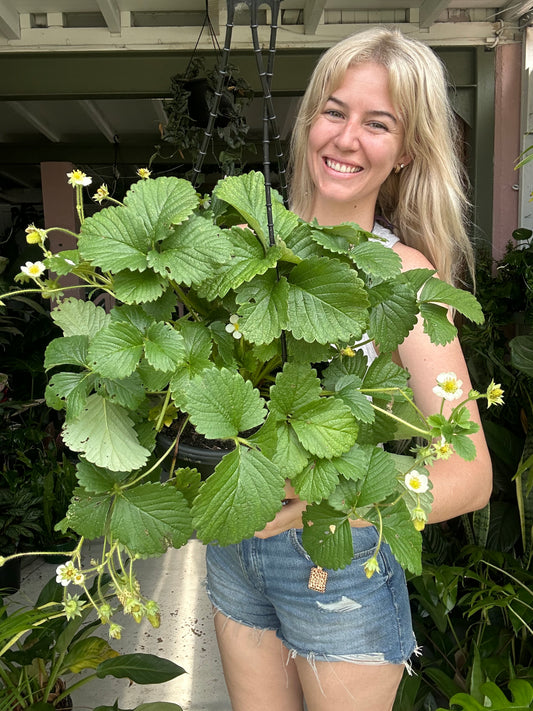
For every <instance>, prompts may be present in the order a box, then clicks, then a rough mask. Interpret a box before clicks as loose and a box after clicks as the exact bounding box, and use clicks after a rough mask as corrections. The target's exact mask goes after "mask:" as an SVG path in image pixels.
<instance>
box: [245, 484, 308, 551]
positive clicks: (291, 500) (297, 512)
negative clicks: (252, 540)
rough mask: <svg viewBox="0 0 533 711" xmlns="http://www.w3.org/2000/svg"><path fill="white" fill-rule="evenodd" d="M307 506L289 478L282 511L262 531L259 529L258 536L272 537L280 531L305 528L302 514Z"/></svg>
mask: <svg viewBox="0 0 533 711" xmlns="http://www.w3.org/2000/svg"><path fill="white" fill-rule="evenodd" d="M306 507H307V502H306V501H302V500H301V499H299V498H298V496H297V494H296V492H295V491H294V489H293V488H292V486H291V484H290V482H289V480H287V481H286V483H285V499H284V503H283V506H282V508H281V511H278V513H277V514H276V515H275V517H274V519H273V520H272V521H269V523H267V525H266V526H265V527H264V528H263V530H262V531H257V533H256V534H255V536H256V537H257V538H270V537H271V536H277V535H278V533H283V531H288V530H289V529H290V528H303V522H302V514H303V512H304V511H305V509H306Z"/></svg>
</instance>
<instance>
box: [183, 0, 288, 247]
mask: <svg viewBox="0 0 533 711" xmlns="http://www.w3.org/2000/svg"><path fill="white" fill-rule="evenodd" d="M243 2H244V3H246V5H248V7H249V8H250V29H251V32H252V42H253V47H254V55H255V59H256V64H257V70H258V73H259V79H260V81H261V88H262V91H263V104H264V108H263V168H264V175H265V192H266V207H267V218H268V230H269V240H270V243H271V244H274V228H273V224H272V201H271V197H270V190H271V180H270V139H271V136H272V140H273V141H274V144H275V150H276V158H277V161H278V171H279V180H280V192H281V195H282V197H283V201H284V203H285V205H287V202H288V200H287V178H286V170H285V162H284V156H283V150H282V146H281V138H280V135H279V131H278V126H277V118H276V114H275V111H274V106H273V102H272V94H271V83H272V75H273V69H274V56H275V52H276V36H277V29H278V25H277V21H278V15H279V7H280V3H281V2H282V0H227V8H228V12H227V22H226V36H225V39H224V47H223V48H222V54H221V57H220V61H219V65H218V78H217V86H216V88H215V92H214V100H213V103H212V105H211V108H210V111H209V120H208V123H207V127H206V129H205V131H204V137H203V140H202V145H201V146H200V149H199V151H198V156H197V158H196V162H195V165H194V166H193V178H192V183H193V185H195V186H196V184H197V182H198V179H199V177H200V174H201V170H202V165H203V163H204V160H205V157H206V155H207V150H208V148H209V143H210V141H211V140H212V138H213V132H214V129H215V122H216V119H217V116H218V110H219V107H220V100H221V97H222V91H223V89H224V82H225V79H226V77H227V74H228V66H229V55H230V50H231V38H232V32H233V27H234V18H235V8H236V6H237V4H242V3H243ZM260 4H268V5H269V6H270V9H271V14H272V22H271V26H270V44H269V48H268V63H267V69H266V70H265V68H264V63H263V55H262V52H261V48H260V46H259V37H258V33H257V28H258V23H257V10H258V7H259V5H260ZM206 14H207V10H206Z"/></svg>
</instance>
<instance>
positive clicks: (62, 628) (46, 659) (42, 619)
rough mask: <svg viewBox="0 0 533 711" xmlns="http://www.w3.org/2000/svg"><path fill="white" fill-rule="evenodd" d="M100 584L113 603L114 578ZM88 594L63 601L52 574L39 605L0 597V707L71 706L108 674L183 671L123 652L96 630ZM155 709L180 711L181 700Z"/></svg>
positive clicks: (14, 710) (103, 708)
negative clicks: (73, 697)
mask: <svg viewBox="0 0 533 711" xmlns="http://www.w3.org/2000/svg"><path fill="white" fill-rule="evenodd" d="M99 585H100V594H105V595H107V598H108V600H109V602H112V599H113V596H112V594H111V595H110V594H109V593H108V588H109V583H108V582H107V581H106V580H105V579H103V580H100V581H99ZM94 592H95V590H94V589H93V590H92V591H91V593H92V594H94ZM88 596H89V593H86V595H83V594H82V595H70V594H69V595H68V597H67V598H66V600H64V599H63V591H62V588H61V587H60V586H58V585H57V582H56V579H55V578H52V579H51V580H50V581H49V582H48V583H47V584H46V585H45V586H44V587H43V589H42V591H41V593H40V595H39V597H38V599H37V601H36V603H35V606H34V607H26V606H23V607H19V608H17V609H15V610H11V609H10V608H9V607H7V606H5V605H2V603H1V600H0V711H23V710H24V709H28V710H30V709H32V710H34V711H37V710H38V711H54V709H60V708H67V706H66V705H65V704H67V701H68V700H69V698H70V694H71V693H72V692H73V691H75V690H76V689H79V688H80V687H82V686H84V685H85V684H87V683H90V682H91V681H95V680H96V679H103V678H105V677H106V676H114V677H116V678H128V679H130V681H132V682H135V683H137V684H157V683H162V682H165V681H169V680H170V679H173V678H175V677H177V676H179V675H180V674H183V673H184V670H183V669H182V668H181V667H179V666H178V665H177V664H174V662H171V661H169V660H167V659H163V658H161V657H158V656H155V655H151V654H135V653H134V654H119V653H118V652H117V651H115V650H114V649H113V648H112V646H111V645H110V643H109V642H108V641H107V640H105V639H103V638H102V637H100V636H97V635H94V634H91V632H93V631H94V630H95V628H97V627H98V626H99V625H100V620H98V619H97V620H94V619H91V618H90V615H91V612H93V606H92V605H91V604H90V603H89V600H88ZM108 604H109V603H108ZM11 607H16V606H14V605H13V604H12V605H11ZM115 636H116V635H115ZM67 705H68V708H72V707H71V705H70V704H67ZM144 706H145V705H144V704H141V705H140V706H137V707H136V709H138V711H141V709H142V708H143V707H144ZM117 708H118V707H117V702H115V703H114V704H113V705H105V704H103V705H99V706H98V709H99V711H113V709H117ZM150 709H151V711H181V707H180V706H178V705H177V704H173V703H158V702H154V703H152V704H150Z"/></svg>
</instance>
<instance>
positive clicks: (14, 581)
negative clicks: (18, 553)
mask: <svg viewBox="0 0 533 711" xmlns="http://www.w3.org/2000/svg"><path fill="white" fill-rule="evenodd" d="M20 570H21V558H12V559H11V560H8V561H7V563H4V565H3V566H2V567H1V568H0V597H1V596H2V595H13V593H16V592H17V590H19V589H20Z"/></svg>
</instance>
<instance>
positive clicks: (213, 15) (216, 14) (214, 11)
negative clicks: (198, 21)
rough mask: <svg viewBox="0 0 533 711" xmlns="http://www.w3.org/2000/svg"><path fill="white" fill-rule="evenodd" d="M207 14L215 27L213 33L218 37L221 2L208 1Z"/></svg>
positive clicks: (217, 0) (216, 0)
mask: <svg viewBox="0 0 533 711" xmlns="http://www.w3.org/2000/svg"><path fill="white" fill-rule="evenodd" d="M207 13H208V15H209V21H210V22H211V25H212V27H213V32H214V33H215V35H217V36H218V34H219V33H220V3H219V0H207Z"/></svg>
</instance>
